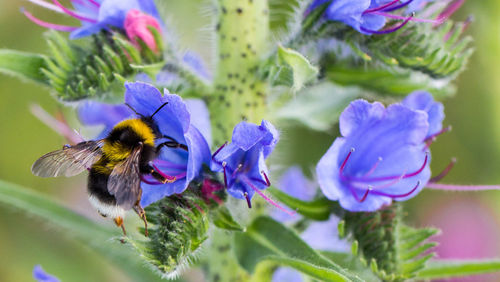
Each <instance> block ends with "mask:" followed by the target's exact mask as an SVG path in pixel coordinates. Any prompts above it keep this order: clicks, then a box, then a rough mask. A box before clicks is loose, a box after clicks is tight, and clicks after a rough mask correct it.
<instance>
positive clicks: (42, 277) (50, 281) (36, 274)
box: [33, 265, 60, 282]
mask: <svg viewBox="0 0 500 282" xmlns="http://www.w3.org/2000/svg"><path fill="white" fill-rule="evenodd" d="M33 278H35V280H36V281H38V282H60V280H59V279H57V278H56V277H55V276H52V275H50V274H48V273H47V272H45V271H44V270H43V268H42V267H41V266H40V265H36V266H35V268H33Z"/></svg>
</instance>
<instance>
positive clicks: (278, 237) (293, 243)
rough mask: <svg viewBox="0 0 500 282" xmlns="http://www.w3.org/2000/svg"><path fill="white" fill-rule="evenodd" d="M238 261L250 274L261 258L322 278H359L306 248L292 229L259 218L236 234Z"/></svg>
mask: <svg viewBox="0 0 500 282" xmlns="http://www.w3.org/2000/svg"><path fill="white" fill-rule="evenodd" d="M234 238H235V251H236V256H237V259H238V262H239V263H240V265H241V266H242V267H243V268H244V269H245V270H247V271H248V272H249V273H253V272H254V271H255V268H256V266H257V264H258V263H259V262H261V261H273V262H276V263H279V264H281V265H285V266H289V267H292V268H295V269H297V270H299V271H301V272H303V273H305V274H307V275H310V276H311V277H314V278H316V279H320V280H321V281H362V280H361V279H360V278H359V277H358V276H356V275H355V274H353V273H350V272H348V271H346V270H345V269H343V268H342V267H340V266H339V265H337V264H336V263H334V262H332V261H330V260H329V259H327V258H326V257H324V256H323V255H321V254H320V253H318V252H316V251H315V250H313V249H312V248H311V247H309V246H308V245H307V244H306V243H305V242H304V241H302V240H301V239H300V238H299V236H298V235H297V234H296V233H295V232H294V231H292V230H290V229H288V228H287V227H285V226H284V225H282V224H281V223H279V222H277V221H275V220H273V219H271V218H269V217H265V216H262V217H258V218H256V219H255V220H254V221H253V222H252V223H251V224H250V226H248V228H247V231H246V232H241V233H235V234H234Z"/></svg>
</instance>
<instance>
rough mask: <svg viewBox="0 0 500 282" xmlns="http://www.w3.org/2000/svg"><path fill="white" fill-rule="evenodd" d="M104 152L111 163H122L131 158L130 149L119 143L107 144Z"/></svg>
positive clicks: (103, 147) (104, 146)
mask: <svg viewBox="0 0 500 282" xmlns="http://www.w3.org/2000/svg"><path fill="white" fill-rule="evenodd" d="M102 151H103V152H104V154H105V155H106V157H107V158H108V159H109V160H110V161H122V160H124V159H126V158H128V156H130V153H131V152H130V149H129V148H126V147H124V146H123V145H122V144H121V143H119V142H113V143H110V142H105V143H104V145H103V146H102Z"/></svg>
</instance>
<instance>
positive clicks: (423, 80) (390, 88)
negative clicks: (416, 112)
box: [325, 60, 455, 98]
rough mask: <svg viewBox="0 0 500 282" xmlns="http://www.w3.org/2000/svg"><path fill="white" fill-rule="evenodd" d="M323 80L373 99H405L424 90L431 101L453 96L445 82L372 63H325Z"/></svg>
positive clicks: (450, 88)
mask: <svg viewBox="0 0 500 282" xmlns="http://www.w3.org/2000/svg"><path fill="white" fill-rule="evenodd" d="M325 73H326V77H327V78H328V79H329V80H330V81H332V82H335V83H337V84H339V85H343V86H359V87H362V88H363V89H365V91H366V92H369V93H371V94H375V95H377V96H381V97H385V96H395V97H401V98H402V97H405V96H406V95H408V94H409V93H411V92H413V91H415V90H425V91H428V92H430V93H432V94H433V95H434V96H435V97H438V98H439V97H446V96H450V95H451V94H453V93H454V90H455V89H454V87H451V86H450V85H449V84H447V83H444V82H445V81H442V80H436V79H433V78H431V77H429V76H427V75H425V74H422V73H419V72H412V71H408V70H404V69H401V68H397V67H391V68H388V67H382V66H377V65H376V64H372V63H364V64H362V65H358V64H349V63H348V62H345V61H344V62H340V61H337V60H334V61H331V62H325Z"/></svg>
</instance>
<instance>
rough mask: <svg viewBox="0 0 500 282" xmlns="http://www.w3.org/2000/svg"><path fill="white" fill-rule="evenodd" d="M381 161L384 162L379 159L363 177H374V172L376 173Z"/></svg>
mask: <svg viewBox="0 0 500 282" xmlns="http://www.w3.org/2000/svg"><path fill="white" fill-rule="evenodd" d="M381 161H382V157H378V159H377V162H376V163H375V164H374V165H373V166H372V168H370V170H369V171H368V172H367V173H365V175H363V177H368V176H370V175H372V174H373V172H375V170H376V169H377V167H378V165H379V164H380V162H381Z"/></svg>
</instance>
